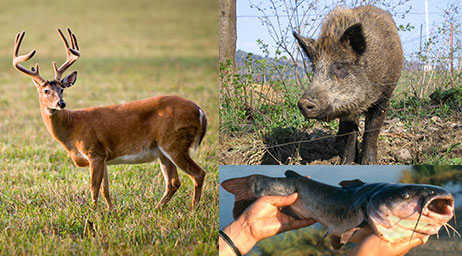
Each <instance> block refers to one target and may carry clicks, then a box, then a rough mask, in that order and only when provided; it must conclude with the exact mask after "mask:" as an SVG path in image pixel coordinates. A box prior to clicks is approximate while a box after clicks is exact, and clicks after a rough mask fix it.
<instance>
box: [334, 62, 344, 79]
mask: <svg viewBox="0 0 462 256" xmlns="http://www.w3.org/2000/svg"><path fill="white" fill-rule="evenodd" d="M332 72H333V73H334V75H335V76H336V77H338V78H345V77H346V76H347V75H348V70H347V68H346V67H345V65H344V64H341V63H335V64H334V65H333V66H332Z"/></svg>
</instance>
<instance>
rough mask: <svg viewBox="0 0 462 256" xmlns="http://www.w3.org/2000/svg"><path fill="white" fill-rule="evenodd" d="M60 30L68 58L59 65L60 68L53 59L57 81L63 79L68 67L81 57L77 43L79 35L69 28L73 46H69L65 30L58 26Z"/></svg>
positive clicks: (68, 31)
mask: <svg viewBox="0 0 462 256" xmlns="http://www.w3.org/2000/svg"><path fill="white" fill-rule="evenodd" d="M58 32H59V35H60V36H61V39H62V40H63V43H64V48H65V49H66V54H67V59H66V62H64V64H63V65H62V66H61V67H59V69H58V68H57V67H56V62H54V61H53V68H54V69H55V80H57V81H59V80H61V77H62V75H63V73H64V71H66V69H68V68H69V67H70V66H71V65H72V64H73V63H74V62H75V61H76V60H77V59H78V58H79V57H80V52H79V45H78V44H77V37H76V36H75V34H73V33H72V32H71V30H70V29H69V28H67V33H69V38H70V39H71V47H69V43H68V42H67V40H66V37H65V36H64V34H63V32H61V29H59V28H58Z"/></svg>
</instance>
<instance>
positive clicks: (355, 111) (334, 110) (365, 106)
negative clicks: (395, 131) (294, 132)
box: [294, 6, 404, 164]
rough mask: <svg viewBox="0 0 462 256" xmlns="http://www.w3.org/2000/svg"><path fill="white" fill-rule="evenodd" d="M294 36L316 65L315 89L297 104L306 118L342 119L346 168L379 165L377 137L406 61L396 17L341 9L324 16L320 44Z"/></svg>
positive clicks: (312, 86) (360, 9)
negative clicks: (354, 164) (360, 137)
mask: <svg viewBox="0 0 462 256" xmlns="http://www.w3.org/2000/svg"><path fill="white" fill-rule="evenodd" d="M294 36H295V38H296V39H297V41H298V44H299V45H300V47H301V48H302V50H303V51H304V52H305V54H306V55H307V56H308V58H309V59H310V60H311V63H312V65H313V79H312V81H311V84H310V85H309V86H308V87H307V89H306V90H305V92H304V94H303V96H302V98H301V99H300V100H299V102H298V108H299V109H300V111H301V112H302V114H303V116H305V118H307V119H311V118H314V119H318V120H325V121H328V120H331V119H334V118H340V124H339V130H338V133H337V135H340V136H339V137H337V138H338V139H340V140H343V143H344V151H343V155H342V163H346V164H348V163H352V162H354V161H356V162H360V163H361V164H373V163H375V162H376V159H377V137H378V135H379V132H380V128H381V127H382V125H383V121H384V119H385V116H386V115H387V110H388V106H389V100H390V97H391V94H392V92H393V90H394V88H395V86H396V83H397V82H398V79H399V77H400V75H401V70H402V67H403V61H404V58H403V50H402V48H401V41H400V39H399V36H398V31H397V28H396V24H395V22H394V21H393V19H392V17H391V15H390V14H389V13H388V12H386V11H384V10H382V9H379V8H377V7H375V6H361V7H358V8H354V9H349V8H341V7H337V8H335V9H334V10H332V11H331V12H330V13H329V14H328V15H327V16H326V17H325V19H324V21H323V23H322V28H321V35H320V36H319V38H318V39H317V40H314V39H311V38H304V37H302V36H300V35H299V34H297V33H296V32H294ZM362 113H365V114H366V122H365V129H364V131H365V132H364V136H363V146H362V149H363V151H362V157H361V159H360V157H359V154H358V152H357V151H358V146H357V142H356V136H357V131H358V123H359V117H360V115H361V114H362Z"/></svg>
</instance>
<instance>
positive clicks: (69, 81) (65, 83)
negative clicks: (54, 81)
mask: <svg viewBox="0 0 462 256" xmlns="http://www.w3.org/2000/svg"><path fill="white" fill-rule="evenodd" d="M75 81H77V71H74V72H72V73H70V74H69V75H67V76H66V77H65V78H63V80H61V85H62V87H63V88H67V87H71V86H72V85H73V84H74V83H75Z"/></svg>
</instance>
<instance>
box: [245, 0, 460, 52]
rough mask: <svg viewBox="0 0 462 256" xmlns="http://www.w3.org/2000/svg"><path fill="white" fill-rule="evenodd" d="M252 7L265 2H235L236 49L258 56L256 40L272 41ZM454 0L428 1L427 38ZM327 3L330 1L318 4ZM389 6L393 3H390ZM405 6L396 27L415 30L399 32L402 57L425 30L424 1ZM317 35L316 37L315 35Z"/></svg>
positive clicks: (414, 44)
mask: <svg viewBox="0 0 462 256" xmlns="http://www.w3.org/2000/svg"><path fill="white" fill-rule="evenodd" d="M249 1H250V2H252V3H254V4H259V3H262V2H263V3H265V2H267V1H265V0H237V7H236V8H237V49H240V50H244V51H247V52H253V53H257V54H262V53H261V50H260V49H259V46H258V44H257V42H256V41H257V39H261V40H263V41H264V42H265V43H268V44H269V45H271V44H272V43H273V41H272V39H271V38H270V37H269V35H268V31H267V29H266V27H264V26H263V25H262V23H261V21H260V20H259V19H258V16H261V13H259V12H258V11H257V10H256V9H253V8H250V2H249ZM452 1H454V0H428V11H429V23H430V27H429V28H430V29H429V30H430V34H431V31H432V29H435V26H434V24H438V23H441V22H443V21H444V17H443V8H445V7H446V6H447V4H448V3H449V2H452ZM319 2H328V3H330V2H331V1H319ZM390 2H395V3H396V2H397V1H396V0H390ZM409 4H410V5H411V6H412V9H411V11H410V13H409V14H407V15H406V17H405V19H401V18H400V17H393V18H394V19H395V22H396V23H397V25H400V24H403V25H405V24H407V23H411V24H412V25H413V26H415V29H414V30H413V31H411V32H400V37H401V41H402V43H403V50H404V52H405V55H407V54H410V53H412V52H414V51H418V50H419V44H420V42H419V37H420V24H423V30H422V34H423V36H422V37H423V39H424V40H425V37H426V26H425V1H424V0H411V1H410V2H409ZM317 34H319V31H318V33H316V35H317ZM272 52H274V48H272V49H270V56H273V54H272Z"/></svg>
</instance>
